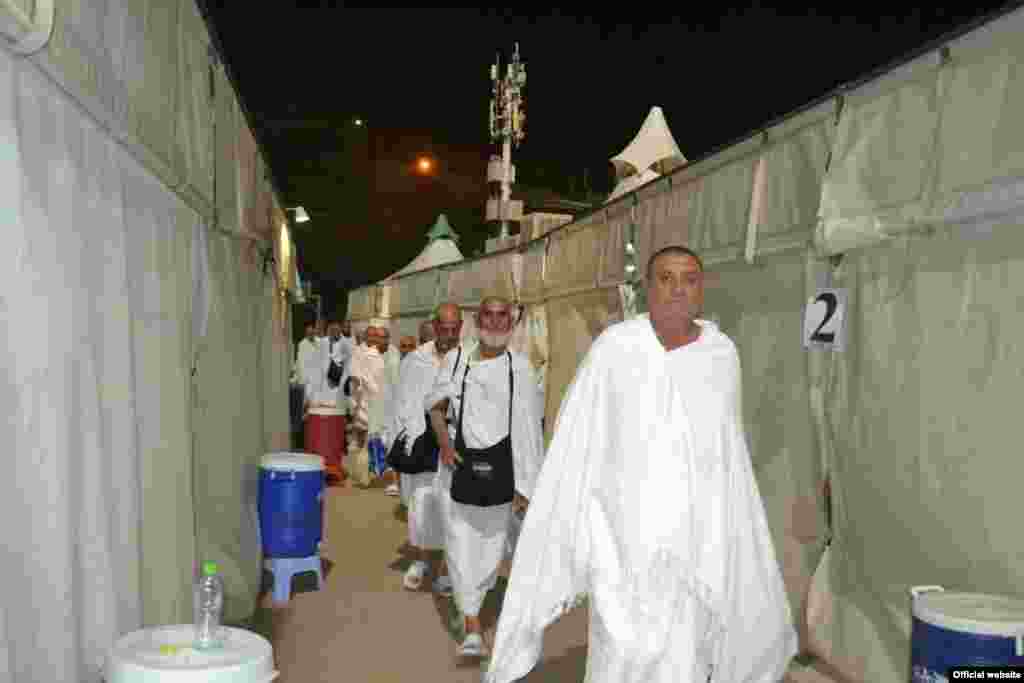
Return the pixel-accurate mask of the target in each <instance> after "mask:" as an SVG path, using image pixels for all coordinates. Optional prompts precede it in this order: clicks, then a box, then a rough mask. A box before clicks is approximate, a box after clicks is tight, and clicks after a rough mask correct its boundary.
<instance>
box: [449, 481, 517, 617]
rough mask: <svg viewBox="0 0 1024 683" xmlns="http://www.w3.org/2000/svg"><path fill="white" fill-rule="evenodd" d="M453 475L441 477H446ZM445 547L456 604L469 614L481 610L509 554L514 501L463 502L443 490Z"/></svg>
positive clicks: (464, 612)
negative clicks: (482, 504)
mask: <svg viewBox="0 0 1024 683" xmlns="http://www.w3.org/2000/svg"><path fill="white" fill-rule="evenodd" d="M444 479H447V480H448V481H450V477H443V478H439V480H441V481H443V480H444ZM441 496H442V501H441V503H442V509H444V511H445V551H446V554H447V557H448V574H449V575H450V576H451V578H452V592H453V593H454V594H455V604H456V605H457V606H458V608H459V610H460V611H461V612H462V613H463V614H464V615H466V616H469V617H475V616H477V615H478V614H480V607H481V606H482V605H483V604H484V598H485V597H486V596H487V591H489V590H491V589H492V588H494V585H495V584H496V583H497V581H498V570H499V568H500V567H501V560H502V559H503V558H504V557H505V549H506V542H507V540H508V526H509V518H510V517H511V515H512V503H506V504H505V505H495V506H493V507H486V508H484V507H477V506H475V505H463V504H462V503H456V502H455V501H453V500H452V499H451V495H450V494H448V493H447V492H446V491H445V490H442V493H441Z"/></svg>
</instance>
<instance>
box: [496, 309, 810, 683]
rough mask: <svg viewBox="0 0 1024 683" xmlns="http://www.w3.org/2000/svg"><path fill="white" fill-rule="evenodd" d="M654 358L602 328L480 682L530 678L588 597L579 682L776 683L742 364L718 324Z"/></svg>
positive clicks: (622, 329)
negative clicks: (556, 624) (562, 624)
mask: <svg viewBox="0 0 1024 683" xmlns="http://www.w3.org/2000/svg"><path fill="white" fill-rule="evenodd" d="M698 324H699V325H700V326H701V334H700V337H699V339H698V340H697V341H695V342H694V343H692V344H689V345H687V346H683V347H681V348H678V349H675V350H673V351H671V352H667V351H665V349H664V347H663V346H662V345H661V343H660V342H659V341H658V339H657V337H656V336H655V334H654V330H653V328H652V326H651V323H650V321H649V320H648V319H647V318H646V317H643V318H638V319H634V320H631V321H628V322H625V323H620V324H618V325H614V326H613V327H611V328H609V329H608V330H606V331H605V332H604V334H602V335H601V336H600V337H599V338H598V339H597V340H596V341H595V342H594V344H593V346H592V347H591V349H590V351H589V353H588V354H587V357H586V359H585V360H584V362H583V364H582V365H581V366H580V368H579V370H578V371H577V374H576V378H575V379H574V380H573V383H572V385H571V386H570V388H569V390H568V392H567V394H566V398H565V400H564V401H563V403H562V407H561V411H560V414H559V418H558V423H557V426H556V428H555V433H554V438H553V439H552V442H551V446H550V448H549V449H548V456H547V460H546V461H545V464H544V469H543V471H542V472H541V475H540V478H539V480H538V482H537V490H536V492H535V494H534V497H533V499H532V500H531V501H530V508H529V510H528V512H527V515H526V520H525V522H524V525H523V530H522V534H521V536H520V538H519V544H518V547H517V549H516V556H515V560H514V563H513V568H512V573H511V577H510V581H509V586H508V590H507V591H506V593H505V600H504V604H503V607H502V613H501V619H500V621H499V624H498V633H497V637H496V640H495V646H494V649H493V657H492V659H491V665H490V668H489V671H488V673H487V675H486V676H485V679H484V680H485V681H487V683H510V682H511V681H515V680H517V679H519V678H521V677H523V676H525V675H526V674H527V673H528V672H529V671H530V670H531V669H532V668H533V667H534V666H535V665H536V662H537V660H538V658H539V657H540V654H541V646H542V639H543V633H544V629H545V628H546V627H547V626H549V625H550V624H551V623H552V622H553V621H555V619H557V618H558V617H559V616H560V615H561V614H563V613H564V612H566V611H567V610H568V609H570V608H571V607H572V606H573V605H574V604H577V603H578V601H579V600H580V599H582V598H583V597H584V596H589V603H590V610H589V611H590V633H589V641H588V642H589V651H588V661H587V676H586V681H587V682H588V683H640V682H643V683H697V682H699V683H705V682H706V681H708V680H711V681H715V682H716V683H755V682H757V683H776V682H777V681H779V680H781V679H782V676H783V675H784V672H785V670H786V667H787V665H788V662H789V660H790V658H791V657H792V656H793V655H794V654H795V653H796V644H797V639H796V633H795V631H794V629H793V626H792V619H791V614H790V609H789V604H788V602H787V598H786V593H785V589H784V586H783V582H782V576H781V573H780V571H779V565H778V563H777V561H776V557H775V552H774V549H773V547H772V540H771V536H770V535H769V530H768V525H767V521H766V518H765V513H764V507H763V503H762V501H761V496H760V493H759V492H758V488H757V482H756V480H755V479H754V475H753V470H752V467H751V462H750V454H749V452H748V450H747V445H746V440H745V436H744V432H743V424H742V414H741V409H740V406H741V396H740V365H739V358H738V355H737V353H736V349H735V347H734V345H733V343H732V341H731V340H730V339H729V338H728V337H726V336H725V335H724V334H722V333H721V332H720V331H719V330H718V329H717V328H716V327H715V326H714V324H713V323H709V322H705V321H698Z"/></svg>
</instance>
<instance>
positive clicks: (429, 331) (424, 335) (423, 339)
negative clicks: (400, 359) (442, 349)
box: [419, 320, 435, 344]
mask: <svg viewBox="0 0 1024 683" xmlns="http://www.w3.org/2000/svg"><path fill="white" fill-rule="evenodd" d="M434 337H435V335H434V323H433V322H431V321H430V320H424V321H423V322H421V323H420V329H419V341H420V344H426V343H427V342H429V341H434Z"/></svg>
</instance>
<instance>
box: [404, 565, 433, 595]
mask: <svg viewBox="0 0 1024 683" xmlns="http://www.w3.org/2000/svg"><path fill="white" fill-rule="evenodd" d="M427 571H429V567H427V563H426V562H423V561H422V560H416V561H415V562H413V563H412V564H411V565H409V568H408V569H407V570H405V576H403V577H402V585H403V586H405V587H406V588H407V589H409V590H411V591H418V590H419V589H420V587H421V586H422V585H423V578H424V577H425V576H426V575H427Z"/></svg>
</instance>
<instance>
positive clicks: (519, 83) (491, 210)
mask: <svg viewBox="0 0 1024 683" xmlns="http://www.w3.org/2000/svg"><path fill="white" fill-rule="evenodd" d="M491 83H492V90H491V112H490V119H491V121H490V123H491V141H492V142H495V143H500V144H501V156H500V157H499V156H497V155H492V156H491V162H490V163H489V164H488V165H487V182H488V183H498V184H499V185H500V187H501V194H500V199H491V200H488V202H487V220H488V221H494V220H500V221H501V237H502V238H505V237H508V223H509V221H519V220H521V219H522V217H523V203H522V202H521V201H517V202H513V201H511V200H512V183H514V182H515V167H514V166H513V165H512V147H513V145H514V146H516V147H518V146H519V145H520V143H522V141H523V138H525V137H526V127H525V123H526V112H525V107H524V101H525V100H524V98H523V87H524V86H525V85H526V66H525V65H524V64H523V63H522V62H521V61H519V43H516V45H515V52H514V53H513V54H512V61H511V62H510V63H509V65H508V68H507V69H506V73H505V75H504V77H503V76H502V75H501V56H500V55H499V56H498V57H497V59H496V60H495V62H494V64H492V65H491Z"/></svg>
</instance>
